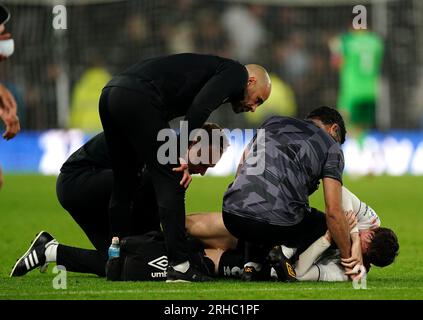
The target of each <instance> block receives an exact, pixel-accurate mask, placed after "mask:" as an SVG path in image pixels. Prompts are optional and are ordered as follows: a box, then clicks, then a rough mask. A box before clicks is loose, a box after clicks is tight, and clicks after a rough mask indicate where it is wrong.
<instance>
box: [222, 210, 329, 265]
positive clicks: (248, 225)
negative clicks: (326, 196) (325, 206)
mask: <svg viewBox="0 0 423 320" xmlns="http://www.w3.org/2000/svg"><path fill="white" fill-rule="evenodd" d="M222 214H223V222H224V224H225V226H226V228H227V229H228V231H229V232H230V233H231V234H233V235H234V236H235V237H237V238H238V239H239V240H241V241H244V246H245V247H244V248H245V251H244V255H245V256H244V259H245V263H246V262H258V263H262V262H263V261H264V260H265V258H266V256H267V255H268V253H269V251H270V250H271V249H272V247H273V246H275V245H285V246H287V247H295V248H297V254H299V253H301V252H303V251H304V250H305V249H307V248H308V247H309V246H310V245H311V244H312V243H313V242H314V241H316V240H317V239H318V238H320V237H321V236H322V235H324V234H325V232H326V230H327V226H326V216H325V214H324V213H323V212H320V211H319V210H317V209H314V208H312V210H311V212H309V213H306V214H305V215H304V218H303V220H302V221H301V222H300V223H298V224H296V225H293V226H277V225H271V224H268V223H265V222H259V221H253V220H250V219H246V218H243V217H240V216H237V215H234V214H230V213H227V212H223V213H222Z"/></svg>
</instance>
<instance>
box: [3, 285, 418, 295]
mask: <svg viewBox="0 0 423 320" xmlns="http://www.w3.org/2000/svg"><path fill="white" fill-rule="evenodd" d="M410 289H412V290H416V289H417V290H423V287H413V288H408V287H398V288H397V287H375V288H367V289H361V290H364V292H365V291H366V290H371V291H372V292H376V290H410ZM318 290H320V291H332V290H337V291H339V290H348V291H350V290H354V291H355V289H354V288H352V287H351V288H333V287H331V288H251V289H205V290H196V292H197V293H208V292H228V291H234V292H235V291H236V292H238V293H239V292H248V291H254V292H257V291H264V292H266V291H292V292H294V291H318ZM361 290H360V292H363V291H361ZM116 293H143V294H149V293H192V290H189V289H186V290H185V289H175V290H142V289H130V290H99V291H94V290H81V291H68V290H57V291H53V292H44V293H42V292H36V293H0V297H8V296H18V297H19V296H53V295H64V296H66V295H102V294H116Z"/></svg>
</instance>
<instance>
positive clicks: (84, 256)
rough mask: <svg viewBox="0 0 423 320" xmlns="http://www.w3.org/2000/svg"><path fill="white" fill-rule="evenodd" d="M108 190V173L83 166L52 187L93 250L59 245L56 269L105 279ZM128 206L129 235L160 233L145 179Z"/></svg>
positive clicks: (152, 196) (108, 236)
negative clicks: (63, 267)
mask: <svg viewBox="0 0 423 320" xmlns="http://www.w3.org/2000/svg"><path fill="white" fill-rule="evenodd" d="M112 187H113V171H112V170H111V169H104V168H96V167H92V166H86V167H80V168H75V169H68V170H67V171H66V172H64V173H61V174H60V175H59V177H58V179H57V183H56V193H57V197H58V199H59V202H60V204H61V205H62V206H63V208H65V209H66V210H67V211H68V212H69V214H70V215H71V216H72V218H73V219H74V220H75V222H76V223H77V224H78V225H79V226H80V227H81V229H82V230H83V231H84V233H85V234H86V235H87V237H88V239H89V240H90V241H91V243H92V244H93V246H94V248H95V250H88V249H80V248H74V247H70V246H65V245H62V244H60V245H59V246H58V249H57V264H58V265H63V266H65V267H66V269H67V270H68V271H73V272H81V273H93V274H96V275H99V276H105V264H106V261H107V258H108V254H107V251H108V248H109V246H110V239H111V230H110V223H109V213H108V209H109V201H110V196H111V193H112ZM130 206H131V211H130V221H131V223H130V224H131V228H130V231H129V233H130V234H133V235H138V234H143V233H145V232H148V231H150V230H160V221H159V217H158V213H157V202H156V199H155V192H154V189H153V188H152V185H151V183H150V181H149V180H148V179H144V180H143V181H139V182H138V183H137V185H136V192H135V197H134V200H133V201H132V202H131V204H130Z"/></svg>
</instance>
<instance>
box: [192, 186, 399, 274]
mask: <svg viewBox="0 0 423 320" xmlns="http://www.w3.org/2000/svg"><path fill="white" fill-rule="evenodd" d="M342 198H343V203H342V205H343V209H344V211H345V213H346V215H347V220H348V221H349V223H350V228H351V236H352V237H351V238H352V241H353V244H352V246H353V248H354V250H360V251H361V254H362V256H363V259H362V264H361V265H362V266H364V267H365V269H366V272H368V271H369V270H370V266H371V265H374V266H378V267H385V266H388V265H390V264H391V263H392V262H393V261H394V260H395V257H396V256H397V255H398V250H399V244H398V239H397V237H396V235H395V233H394V232H393V231H392V230H391V229H388V228H384V227H380V218H379V217H378V215H377V214H376V212H375V211H374V210H373V209H372V208H370V207H369V206H368V205H366V204H365V203H364V202H361V201H360V200H359V199H358V198H357V197H356V196H355V195H354V194H353V193H351V192H350V191H349V190H348V189H347V188H345V187H343V188H342ZM186 226H187V231H188V233H189V234H190V235H191V236H193V237H194V238H196V239H199V240H201V241H202V242H203V244H204V245H205V247H206V249H205V252H206V254H207V256H208V257H209V258H210V259H211V260H212V261H213V262H214V264H215V274H216V275H217V276H219V277H239V276H240V274H241V273H242V270H243V248H242V244H241V243H238V241H237V239H236V238H235V237H233V236H232V235H231V234H230V233H229V232H228V231H227V230H226V228H225V226H224V223H223V220H222V215H221V213H202V214H192V215H189V216H187V223H186ZM331 240H332V239H331V236H330V233H329V232H326V234H324V235H323V236H321V237H320V238H319V239H317V240H316V241H315V242H314V243H313V244H311V245H310V246H309V247H308V248H307V249H306V250H304V251H303V252H296V251H297V250H296V248H288V247H285V246H277V247H274V248H273V249H272V250H271V251H270V253H269V256H268V259H267V260H268V265H267V267H265V268H263V271H262V272H261V273H262V276H261V279H262V280H270V279H273V280H279V281H294V280H299V281H348V280H349V279H354V278H357V277H361V276H362V275H363V272H362V271H363V270H364V269H363V268H360V265H357V266H356V267H355V269H354V273H353V274H351V275H346V274H345V270H344V268H343V266H345V265H348V263H349V261H342V260H341V258H340V255H339V251H338V250H337V248H336V247H335V246H334V245H332V241H331Z"/></svg>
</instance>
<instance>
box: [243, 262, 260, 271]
mask: <svg viewBox="0 0 423 320" xmlns="http://www.w3.org/2000/svg"><path fill="white" fill-rule="evenodd" d="M246 267H253V268H254V269H255V270H256V271H257V272H258V271H260V270H261V267H262V265H261V263H257V262H251V261H249V262H247V263H246V264H244V268H246Z"/></svg>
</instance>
